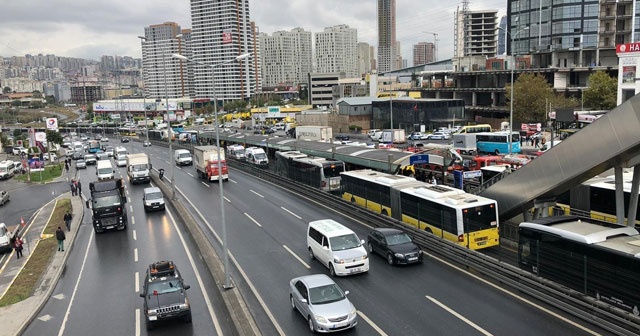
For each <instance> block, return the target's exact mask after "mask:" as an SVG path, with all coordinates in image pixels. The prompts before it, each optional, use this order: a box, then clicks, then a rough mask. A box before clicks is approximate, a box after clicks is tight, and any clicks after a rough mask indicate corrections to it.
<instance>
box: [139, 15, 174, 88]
mask: <svg viewBox="0 0 640 336" xmlns="http://www.w3.org/2000/svg"><path fill="white" fill-rule="evenodd" d="M180 33H181V29H180V26H179V25H178V24H177V23H175V22H165V23H161V24H156V25H151V26H149V27H145V28H144V39H143V40H142V68H143V71H142V74H143V78H144V86H145V88H146V92H147V97H148V98H156V99H160V98H179V97H182V96H183V95H182V84H181V81H180V62H178V60H177V59H175V58H173V57H171V55H172V54H177V53H179V52H180V45H181V37H182V36H181V35H180Z"/></svg>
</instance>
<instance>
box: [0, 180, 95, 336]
mask: <svg viewBox="0 0 640 336" xmlns="http://www.w3.org/2000/svg"><path fill="white" fill-rule="evenodd" d="M63 198H70V199H71V207H72V214H73V220H72V222H71V231H70V232H65V233H66V236H67V239H66V240H65V250H64V253H55V254H54V255H53V258H52V260H51V264H50V265H49V268H48V269H47V271H46V272H45V274H44V275H43V277H42V279H41V280H40V284H39V287H38V288H36V290H35V293H34V294H33V295H32V296H30V297H29V298H27V299H26V300H24V301H21V302H18V303H16V304H13V305H10V306H7V307H0V326H2V328H0V336H4V335H7V336H8V335H20V334H21V333H22V332H23V331H24V330H25V329H26V327H27V326H28V325H29V324H30V323H31V321H32V320H33V319H34V318H35V317H36V316H37V314H38V312H39V311H40V309H42V307H43V306H44V304H45V303H46V302H47V300H48V299H49V296H51V293H52V292H53V289H54V288H55V286H56V283H57V282H58V279H59V278H60V276H61V275H62V271H63V270H64V266H65V263H66V261H67V257H68V255H69V253H71V250H72V249H73V243H74V240H75V238H76V234H77V232H78V229H79V228H80V224H81V223H82V218H83V216H84V207H85V204H84V199H83V198H81V197H72V196H71V193H70V192H66V193H64V194H62V195H60V196H58V197H57V199H63ZM54 206H55V202H50V203H48V204H47V205H45V206H44V207H42V208H40V210H39V211H38V214H37V216H36V217H35V218H34V219H33V221H32V222H31V223H30V224H29V225H28V227H27V229H26V230H25V232H24V233H23V237H24V236H27V237H32V238H31V239H32V241H27V242H26V243H27V247H26V248H25V250H24V256H25V258H21V259H17V258H16V257H15V251H13V252H11V253H10V254H9V258H10V261H9V263H8V265H7V268H6V269H5V270H4V272H3V275H2V278H4V277H12V279H11V281H8V282H5V281H2V283H0V295H4V292H5V291H6V289H7V288H8V287H9V286H10V285H11V283H13V280H14V279H15V277H16V276H17V275H18V274H19V273H20V271H21V270H22V268H23V267H24V264H25V263H26V261H27V260H28V259H29V257H30V255H31V252H32V251H33V247H34V246H35V243H36V239H40V238H39V235H40V233H41V232H42V229H43V228H44V226H45V225H46V224H47V221H48V220H49V217H50V215H51V212H52V211H53V209H54ZM61 226H64V223H61ZM49 239H55V238H49Z"/></svg>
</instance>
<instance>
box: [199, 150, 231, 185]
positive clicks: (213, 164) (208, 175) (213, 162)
mask: <svg viewBox="0 0 640 336" xmlns="http://www.w3.org/2000/svg"><path fill="white" fill-rule="evenodd" d="M193 162H194V166H195V167H196V173H197V174H198V177H200V178H201V179H203V180H207V181H220V180H223V181H227V180H229V169H228V168H227V161H226V160H225V156H224V150H220V165H221V166H222V171H221V172H219V171H218V147H216V146H195V147H193Z"/></svg>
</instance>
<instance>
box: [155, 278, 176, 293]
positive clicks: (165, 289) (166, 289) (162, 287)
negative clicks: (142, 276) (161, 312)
mask: <svg viewBox="0 0 640 336" xmlns="http://www.w3.org/2000/svg"><path fill="white" fill-rule="evenodd" d="M180 290H182V284H181V283H180V281H178V280H177V279H175V280H168V281H162V282H152V283H150V284H149V294H150V295H152V294H154V293H157V294H158V295H160V294H166V293H173V292H178V291H180Z"/></svg>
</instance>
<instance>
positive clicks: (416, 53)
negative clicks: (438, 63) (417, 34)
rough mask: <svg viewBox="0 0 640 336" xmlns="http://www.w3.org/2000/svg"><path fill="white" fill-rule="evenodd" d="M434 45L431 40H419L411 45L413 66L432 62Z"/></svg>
mask: <svg viewBox="0 0 640 336" xmlns="http://www.w3.org/2000/svg"><path fill="white" fill-rule="evenodd" d="M434 50H435V46H434V44H433V43H431V42H419V43H418V44H414V45H413V66H416V65H421V64H427V63H431V62H433V61H434V60H435V59H434Z"/></svg>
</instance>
